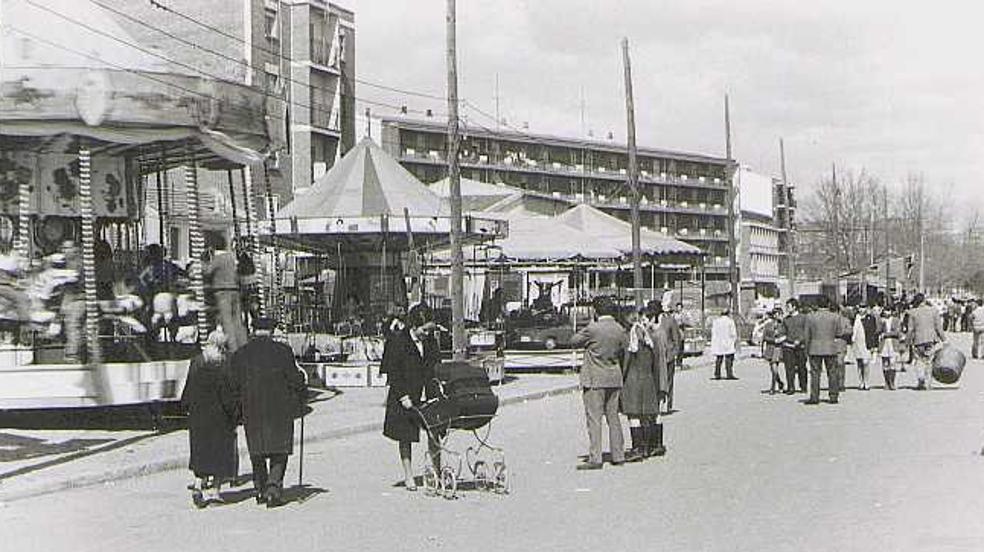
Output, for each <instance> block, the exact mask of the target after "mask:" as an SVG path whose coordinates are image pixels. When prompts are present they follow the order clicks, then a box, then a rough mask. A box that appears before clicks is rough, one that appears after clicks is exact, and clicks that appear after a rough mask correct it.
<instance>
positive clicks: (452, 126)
mask: <svg viewBox="0 0 984 552" xmlns="http://www.w3.org/2000/svg"><path fill="white" fill-rule="evenodd" d="M455 12H456V10H455V0H448V8H447V66H448V184H449V187H450V191H449V193H450V202H451V347H452V358H454V360H465V357H466V355H467V351H466V346H467V345H466V343H465V302H464V298H465V274H464V264H465V259H464V255H463V253H462V251H461V169H460V168H459V167H458V149H459V147H460V146H461V144H460V139H461V137H460V136H459V134H458V62H457V60H456V46H455V20H456V16H455Z"/></svg>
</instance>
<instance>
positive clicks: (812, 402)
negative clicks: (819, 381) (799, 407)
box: [803, 399, 820, 406]
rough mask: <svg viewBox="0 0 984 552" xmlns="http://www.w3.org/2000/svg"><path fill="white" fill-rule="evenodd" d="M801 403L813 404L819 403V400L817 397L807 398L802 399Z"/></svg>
mask: <svg viewBox="0 0 984 552" xmlns="http://www.w3.org/2000/svg"><path fill="white" fill-rule="evenodd" d="M803 404H808V405H810V406H813V405H815V404H820V401H819V400H818V399H808V400H806V401H804V402H803Z"/></svg>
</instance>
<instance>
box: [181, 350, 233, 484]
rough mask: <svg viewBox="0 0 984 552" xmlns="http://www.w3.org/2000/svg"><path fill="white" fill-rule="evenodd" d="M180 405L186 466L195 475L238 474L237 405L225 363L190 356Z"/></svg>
mask: <svg viewBox="0 0 984 552" xmlns="http://www.w3.org/2000/svg"><path fill="white" fill-rule="evenodd" d="M181 404H182V406H183V407H184V408H186V409H187V410H188V442H189V445H190V447H191V455H190V459H189V461H188V469H190V470H191V471H193V472H194V473H195V475H196V476H198V477H204V476H208V475H214V476H216V477H218V478H220V479H231V478H233V477H235V476H236V475H238V473H239V450H238V447H237V445H236V417H237V408H236V398H235V393H234V391H233V388H232V382H231V381H230V378H229V366H228V363H227V362H224V361H223V362H214V361H212V362H210V361H206V360H205V359H204V358H203V357H202V356H201V355H199V356H197V357H195V358H193V359H191V365H190V367H189V368H188V380H187V382H186V383H185V388H184V391H183V392H182V393H181Z"/></svg>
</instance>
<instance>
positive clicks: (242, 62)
mask: <svg viewBox="0 0 984 552" xmlns="http://www.w3.org/2000/svg"><path fill="white" fill-rule="evenodd" d="M27 1H28V2H30V3H33V2H31V0H27ZM90 1H91V2H92V3H93V4H95V5H97V6H99V7H101V8H103V9H105V10H107V11H109V12H112V13H115V14H117V15H119V16H120V17H123V18H126V19H128V20H130V21H133V22H134V23H137V24H138V25H141V26H143V27H146V28H148V29H151V30H153V31H156V32H158V33H161V34H163V35H164V36H167V37H168V38H171V39H172V40H176V41H178V42H181V43H183V44H185V45H187V46H190V47H192V48H194V49H196V50H201V51H204V52H208V53H210V54H212V55H214V56H217V57H220V58H223V59H225V60H227V61H231V62H232V63H235V64H237V65H241V66H243V67H245V68H247V69H248V70H251V71H252V70H254V69H255V68H254V67H253V66H252V65H250V64H249V62H247V61H245V60H242V59H239V58H235V57H233V56H230V55H228V54H225V53H223V52H220V51H218V50H214V49H212V48H208V47H206V46H203V45H201V44H198V43H196V42H193V41H191V40H188V39H186V38H182V37H180V36H177V35H175V34H174V33H172V32H169V31H166V30H164V29H162V28H160V27H157V26H155V25H151V24H150V23H147V22H145V21H143V20H141V19H139V18H137V17H134V16H132V15H130V14H127V13H125V12H122V11H120V10H118V9H116V8H114V7H112V6H109V5H106V4H104V3H102V2H99V1H97V0H90ZM48 11H52V10H48ZM73 22H74V21H73ZM196 22H197V21H196ZM197 23H199V24H200V25H203V26H205V27H209V26H208V25H205V24H204V23H200V22H197ZM209 28H211V27H209ZM212 29H213V30H214V31H215V32H218V29H214V28H212ZM227 36H232V35H227ZM240 40H241V39H240ZM242 42H243V43H244V44H245V41H242ZM281 57H282V58H283V59H284V60H286V61H288V62H292V60H291V59H290V58H289V57H288V56H281ZM168 61H172V62H173V60H170V59H169V58H168ZM174 63H178V62H174ZM210 76H212V77H213V78H219V77H217V76H216V75H210ZM279 78H281V79H283V80H285V81H287V82H289V83H292V84H296V85H299V86H303V87H306V88H308V89H311V90H321V88H319V87H317V86H316V85H313V84H309V83H304V82H300V81H298V80H295V79H292V78H290V77H289V76H280V77H279ZM356 81H357V82H359V81H358V79H356ZM363 84H368V83H363ZM370 86H376V87H378V88H383V89H386V90H392V91H398V92H399V90H398V89H396V88H392V87H388V86H384V85H376V84H370ZM404 93H406V94H411V93H410V92H404ZM265 94H266V95H267V96H272V97H275V98H277V99H283V98H282V97H280V96H278V95H276V94H271V93H265ZM416 95H420V96H424V97H432V96H429V95H426V94H416ZM349 97H353V98H356V96H354V95H352V96H349ZM356 99H359V100H361V101H363V102H364V103H369V104H372V105H377V106H381V107H389V108H392V109H398V110H402V109H403V108H404V107H405V106H396V105H392V104H387V103H385V102H380V101H374V100H368V99H364V98H356ZM285 101H286V100H285ZM293 105H297V106H300V107H307V108H311V107H314V106H311V105H306V104H304V103H303V102H293ZM408 111H410V110H409V109H408ZM413 111H414V112H416V113H421V114H424V113H425V111H421V110H413Z"/></svg>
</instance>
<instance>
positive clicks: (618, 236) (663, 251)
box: [556, 204, 702, 255]
mask: <svg viewBox="0 0 984 552" xmlns="http://www.w3.org/2000/svg"><path fill="white" fill-rule="evenodd" d="M556 219H557V222H560V223H563V224H565V225H567V226H571V227H573V228H576V229H577V230H580V231H582V232H585V233H587V234H589V235H591V236H594V237H596V238H598V239H600V240H604V241H605V242H607V243H609V244H611V245H612V246H613V247H615V248H616V249H618V250H619V251H621V252H622V253H623V254H625V255H631V254H632V225H631V224H630V223H628V222H625V221H624V220H621V219H619V218H617V217H614V216H612V215H609V214H608V213H605V212H603V211H601V210H599V209H596V208H594V207H591V206H590V205H584V204H582V205H578V206H576V207H572V208H571V209H569V210H567V211H566V212H564V213H561V214H560V215H557V217H556ZM640 238H641V239H640V245H641V249H642V253H643V254H644V255H701V254H702V252H701V250H700V249H699V248H697V247H694V246H692V245H690V244H688V243H684V242H682V241H680V240H677V239H673V238H670V237H667V236H663V235H662V234H658V233H656V232H653V231H652V230H647V229H645V228H642V229H641V231H640Z"/></svg>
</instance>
